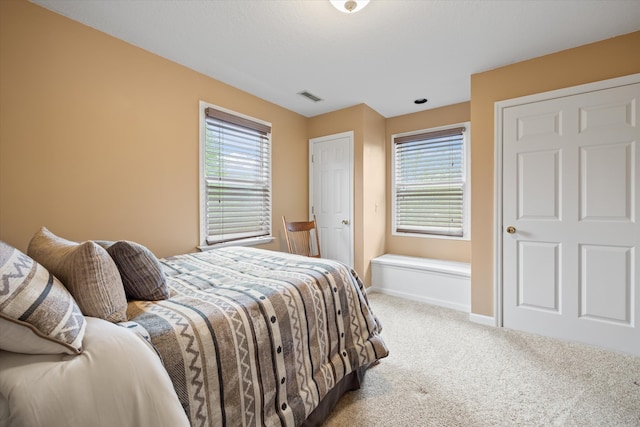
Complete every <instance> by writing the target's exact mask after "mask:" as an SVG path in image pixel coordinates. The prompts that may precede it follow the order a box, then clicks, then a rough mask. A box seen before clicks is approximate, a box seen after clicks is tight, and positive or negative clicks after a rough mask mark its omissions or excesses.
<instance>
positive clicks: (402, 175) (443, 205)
mask: <svg viewBox="0 0 640 427" xmlns="http://www.w3.org/2000/svg"><path fill="white" fill-rule="evenodd" d="M464 132H465V128H464V127H456V128H452V129H445V130H438V131H434V132H424V133H420V134H414V135H408V136H400V137H396V138H394V149H395V165H394V168H395V188H394V190H395V200H394V202H395V207H394V208H395V212H394V213H395V231H396V232H398V233H418V234H438V235H446V236H455V237H462V236H463V232H464V230H463V225H464V218H463V214H464V191H465V188H464V182H465V174H464V169H463V168H464Z"/></svg>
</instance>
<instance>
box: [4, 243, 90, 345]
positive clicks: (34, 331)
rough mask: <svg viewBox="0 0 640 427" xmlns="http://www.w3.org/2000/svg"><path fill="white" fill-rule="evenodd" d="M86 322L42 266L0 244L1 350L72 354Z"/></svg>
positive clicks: (14, 249) (56, 280)
mask: <svg viewBox="0 0 640 427" xmlns="http://www.w3.org/2000/svg"><path fill="white" fill-rule="evenodd" d="M85 328H86V320H85V318H84V316H83V315H82V312H81V311H80V308H79V307H78V305H77V304H76V302H75V300H74V299H73V297H72V296H71V294H70V293H69V291H67V289H65V287H64V286H63V285H62V283H60V281H59V280H58V279H57V278H55V277H54V276H53V275H51V273H50V272H49V271H47V269H46V268H44V267H43V266H42V265H40V264H38V263H37V262H35V261H34V260H33V259H31V258H30V257H28V256H27V255H25V254H23V253H22V252H20V251H19V250H18V249H16V248H14V247H12V246H10V245H8V244H6V243H5V242H0V349H2V350H7V351H12V352H14V353H28V354H58V353H67V354H77V353H80V352H81V351H82V339H83V337H84V332H85Z"/></svg>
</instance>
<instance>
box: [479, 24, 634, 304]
mask: <svg viewBox="0 0 640 427" xmlns="http://www.w3.org/2000/svg"><path fill="white" fill-rule="evenodd" d="M638 72H640V31H639V32H634V33H631V34H627V35H624V36H620V37H615V38H612V39H609V40H604V41H601V42H598V43H593V44H589V45H585V46H581V47H578V48H575V49H570V50H566V51H562V52H558V53H555V54H552V55H546V56H542V57H539V58H535V59H532V60H529V61H524V62H519V63H516V64H513V65H509V66H506V67H502V68H498V69H495V70H491V71H487V72H483V73H479V74H474V75H472V76H471V127H472V134H473V135H472V140H473V141H472V143H471V165H472V166H471V181H472V190H471V192H472V196H471V210H472V212H473V214H472V223H471V238H472V252H473V263H472V266H471V277H472V279H471V280H472V286H471V288H472V293H471V310H472V312H474V313H477V314H482V315H487V316H492V315H493V302H494V292H493V262H494V259H493V220H494V218H493V210H494V199H493V185H494V184H493V174H494V164H493V163H494V157H493V156H494V103H495V102H497V101H501V100H506V99H511V98H517V97H520V96H525V95H530V94H534V93H539V92H545V91H550V90H555V89H560V88H564V87H570V86H576V85H579V84H584V83H590V82H594V81H598V80H605V79H609V78H614V77H620V76H624V75H628V74H634V73H638Z"/></svg>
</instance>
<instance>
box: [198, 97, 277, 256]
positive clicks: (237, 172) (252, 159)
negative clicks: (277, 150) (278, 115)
mask: <svg viewBox="0 0 640 427" xmlns="http://www.w3.org/2000/svg"><path fill="white" fill-rule="evenodd" d="M200 107H201V116H200V117H201V119H200V120H201V128H202V129H201V137H200V141H201V142H200V145H201V147H200V153H201V154H200V157H201V161H200V162H201V180H202V181H201V182H202V184H201V190H200V197H201V239H200V240H201V243H202V245H214V244H221V243H226V242H234V243H242V242H243V241H244V242H245V243H247V242H249V243H251V242H256V243H264V241H263V240H264V239H268V238H270V237H271V124H268V123H265V122H262V121H259V120H256V119H253V118H250V117H246V116H242V115H239V114H237V113H234V112H231V111H228V110H224V109H221V108H219V107H214V106H210V105H208V104H205V103H204V102H201V103H200Z"/></svg>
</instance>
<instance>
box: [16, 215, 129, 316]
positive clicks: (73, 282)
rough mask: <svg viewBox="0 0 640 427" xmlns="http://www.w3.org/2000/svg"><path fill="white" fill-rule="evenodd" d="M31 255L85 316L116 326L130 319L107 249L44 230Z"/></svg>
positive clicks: (33, 241)
mask: <svg viewBox="0 0 640 427" xmlns="http://www.w3.org/2000/svg"><path fill="white" fill-rule="evenodd" d="M27 255H29V256H30V257H32V258H33V259H34V260H36V261H37V262H39V263H40V264H42V265H43V266H44V267H45V268H46V269H47V270H49V271H50V272H51V273H52V274H53V275H54V276H56V277H57V278H58V279H60V281H61V282H62V284H63V285H64V286H65V287H66V288H67V289H68V290H69V292H71V295H73V298H74V299H75V300H76V302H77V303H78V306H79V307H80V310H82V313H83V314H84V315H85V316H92V317H99V318H101V319H105V320H108V321H110V322H114V323H115V322H124V321H126V320H127V297H126V295H125V293H124V287H123V285H122V279H121V278H120V273H119V272H118V267H116V264H115V263H114V262H113V259H111V256H109V254H108V253H107V251H106V250H105V249H104V248H103V247H101V246H99V245H98V244H96V243H95V242H92V241H86V242H84V243H76V242H72V241H69V240H66V239H63V238H61V237H58V236H56V235H55V234H53V233H51V232H50V231H49V230H47V229H46V228H45V227H42V228H41V229H40V230H39V231H38V232H37V233H36V234H35V235H34V236H33V238H32V239H31V242H29V248H28V250H27Z"/></svg>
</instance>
